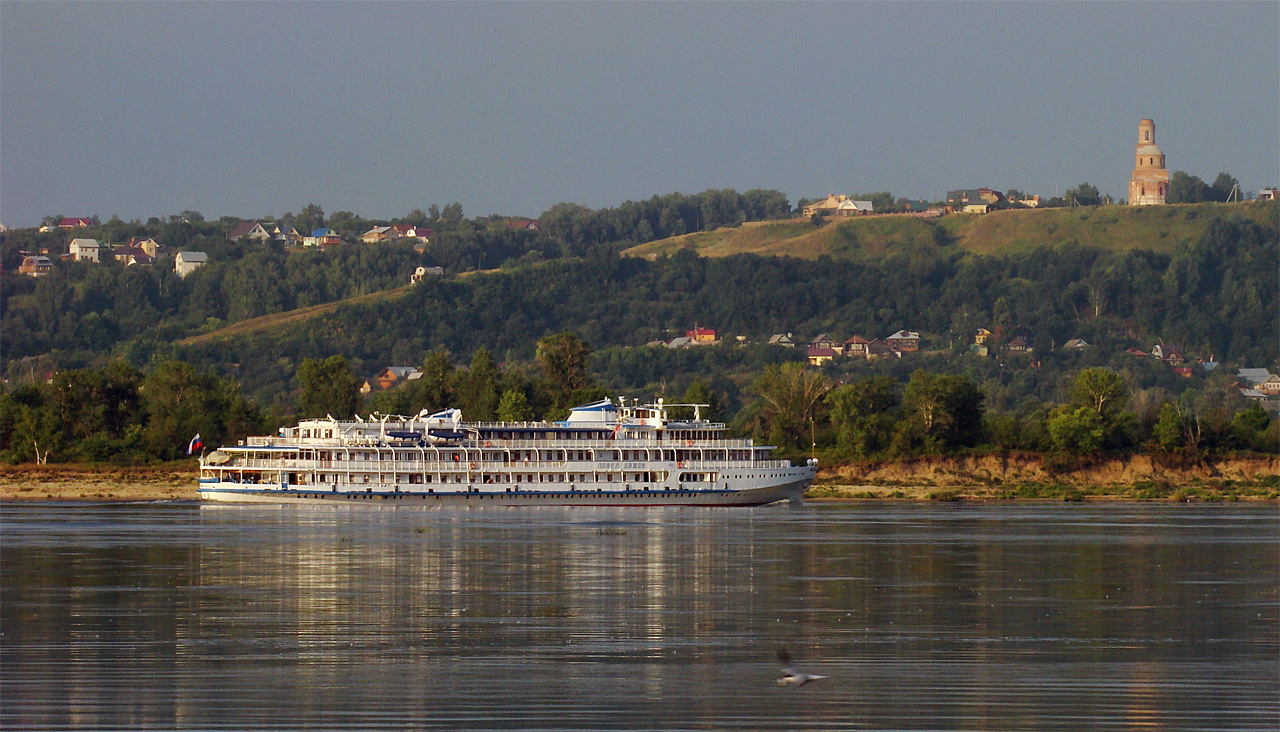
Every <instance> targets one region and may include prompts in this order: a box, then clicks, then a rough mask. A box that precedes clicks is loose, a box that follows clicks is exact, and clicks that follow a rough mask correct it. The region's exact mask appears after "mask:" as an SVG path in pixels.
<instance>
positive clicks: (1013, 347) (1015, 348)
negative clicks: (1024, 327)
mask: <svg viewBox="0 0 1280 732" xmlns="http://www.w3.org/2000/svg"><path fill="white" fill-rule="evenodd" d="M1000 350H1002V351H1004V352H1005V353H1030V352H1031V351H1032V350H1033V349H1032V348H1031V344H1030V343H1028V342H1027V339H1026V338H1023V337H1022V336H1014V337H1013V338H1012V339H1010V340H1009V342H1008V343H1006V344H1004V346H1002V347H1001V349H1000Z"/></svg>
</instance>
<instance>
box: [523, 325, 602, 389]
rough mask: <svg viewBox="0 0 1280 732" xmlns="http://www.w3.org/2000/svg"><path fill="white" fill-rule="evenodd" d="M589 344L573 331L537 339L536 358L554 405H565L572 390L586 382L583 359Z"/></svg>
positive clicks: (585, 356) (588, 379)
mask: <svg viewBox="0 0 1280 732" xmlns="http://www.w3.org/2000/svg"><path fill="white" fill-rule="evenodd" d="M590 355H591V347H590V346H588V345H587V344H586V342H585V341H583V340H582V338H581V337H580V336H579V335H578V334H577V333H573V332H571V331H564V332H562V333H556V334H555V335H549V336H547V337H545V338H543V339H542V340H540V341H538V348H537V352H536V358H537V359H538V365H539V366H541V367H542V373H543V374H544V375H545V376H546V379H547V385H548V388H549V390H550V391H551V394H552V402H553V404H554V406H555V407H557V408H563V407H565V406H567V405H568V402H569V397H570V395H571V394H573V392H574V391H577V390H579V389H585V388H587V387H588V386H589V385H590V373H589V371H588V370H587V358H588V357H589V356H590Z"/></svg>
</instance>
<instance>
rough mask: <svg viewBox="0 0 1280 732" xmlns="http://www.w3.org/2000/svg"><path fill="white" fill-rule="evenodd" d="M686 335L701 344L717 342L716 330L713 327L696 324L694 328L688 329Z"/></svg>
mask: <svg viewBox="0 0 1280 732" xmlns="http://www.w3.org/2000/svg"><path fill="white" fill-rule="evenodd" d="M684 335H685V337H686V338H688V339H689V340H691V341H693V342H694V343H695V344H697V345H700V346H707V345H712V344H714V343H716V342H717V339H716V332H715V331H714V330H712V329H711V328H699V327H698V326H696V325H695V326H694V327H693V330H690V331H686V332H685V334H684Z"/></svg>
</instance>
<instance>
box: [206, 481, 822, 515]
mask: <svg viewBox="0 0 1280 732" xmlns="http://www.w3.org/2000/svg"><path fill="white" fill-rule="evenodd" d="M812 480H813V477H812V476H808V477H805V478H803V479H800V480H795V481H791V482H788V483H779V484H777V485H769V486H760V487H756V488H744V489H741V490H650V491H625V490H624V491H619V490H612V491H610V490H598V491H596V490H579V491H518V492H497V491H471V492H468V491H439V492H409V491H374V490H362V491H322V490H314V489H310V490H308V489H302V488H267V489H263V488H257V487H247V486H244V485H239V484H235V483H202V484H201V485H200V497H201V498H202V499H204V500H208V501H221V502H230V503H271V504H307V505H325V504H328V505H333V504H339V503H350V504H358V505H378V506H387V505H394V506H406V507H409V506H420V507H424V508H432V507H445V506H448V507H475V508H482V507H488V506H761V505H765V504H768V503H774V502H776V501H786V500H791V501H798V500H800V499H801V497H802V496H803V495H804V492H805V490H806V489H807V488H808V487H809V483H810V482H811V481H812Z"/></svg>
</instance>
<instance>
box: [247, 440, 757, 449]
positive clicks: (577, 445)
mask: <svg viewBox="0 0 1280 732" xmlns="http://www.w3.org/2000/svg"><path fill="white" fill-rule="evenodd" d="M245 444H246V445H248V446H250V447H313V448H328V449H342V448H381V449H384V450H391V449H409V450H416V449H418V446H417V445H416V444H410V443H406V442H401V441H399V440H396V439H395V438H387V439H385V440H380V439H378V438H377V437H361V438H351V437H347V438H342V439H339V438H336V437H250V438H248V439H246V440H245ZM754 447H760V446H758V445H754V444H753V443H752V442H751V440H748V439H725V440H712V441H705V440H638V439H631V438H619V439H616V440H472V439H467V440H463V441H461V443H450V444H437V445H432V444H430V443H428V444H427V445H426V447H425V449H432V448H436V449H440V450H449V449H470V450H474V449H484V448H492V449H495V450H530V449H533V450H611V449H614V450H645V449H650V450H657V449H663V450H683V449H695V450H698V449H701V450H742V449H750V448H754Z"/></svg>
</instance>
